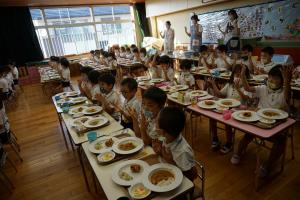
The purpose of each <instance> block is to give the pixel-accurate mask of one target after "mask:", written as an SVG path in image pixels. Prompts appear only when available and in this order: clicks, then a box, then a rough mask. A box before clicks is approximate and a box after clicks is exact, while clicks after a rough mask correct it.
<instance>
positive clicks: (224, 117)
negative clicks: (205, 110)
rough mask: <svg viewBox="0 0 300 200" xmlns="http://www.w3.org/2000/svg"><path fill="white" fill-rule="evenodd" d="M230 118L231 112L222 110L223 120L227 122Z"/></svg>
mask: <svg viewBox="0 0 300 200" xmlns="http://www.w3.org/2000/svg"><path fill="white" fill-rule="evenodd" d="M230 118H231V111H230V110H224V111H223V119H225V120H229V119H230Z"/></svg>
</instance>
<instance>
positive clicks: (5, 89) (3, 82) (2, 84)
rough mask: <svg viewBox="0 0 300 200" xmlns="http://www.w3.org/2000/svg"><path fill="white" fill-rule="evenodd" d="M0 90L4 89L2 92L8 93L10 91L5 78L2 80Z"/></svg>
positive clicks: (0, 80)
mask: <svg viewBox="0 0 300 200" xmlns="http://www.w3.org/2000/svg"><path fill="white" fill-rule="evenodd" d="M0 89H2V92H8V91H9V86H8V82H7V80H6V79H5V78H4V77H1V78H0Z"/></svg>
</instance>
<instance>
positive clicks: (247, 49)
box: [242, 44, 253, 52]
mask: <svg viewBox="0 0 300 200" xmlns="http://www.w3.org/2000/svg"><path fill="white" fill-rule="evenodd" d="M242 51H248V52H253V47H252V46H251V45H250V44H246V45H244V46H243V47H242Z"/></svg>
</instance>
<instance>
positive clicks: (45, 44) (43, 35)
mask: <svg viewBox="0 0 300 200" xmlns="http://www.w3.org/2000/svg"><path fill="white" fill-rule="evenodd" d="M35 32H36V35H37V37H38V40H39V43H40V46H41V49H42V51H43V54H44V57H45V58H48V57H50V56H51V48H50V41H49V38H48V35H47V31H46V29H45V28H43V29H36V30H35Z"/></svg>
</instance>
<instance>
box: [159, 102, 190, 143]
mask: <svg viewBox="0 0 300 200" xmlns="http://www.w3.org/2000/svg"><path fill="white" fill-rule="evenodd" d="M184 125H185V115H184V112H183V111H182V110H181V109H180V108H178V107H174V106H172V107H165V108H163V109H162V110H161V111H160V113H159V116H158V126H159V128H160V129H162V130H164V131H165V132H167V133H168V134H169V135H171V136H173V137H175V138H177V137H178V136H179V135H180V133H181V132H182V130H183V129H184Z"/></svg>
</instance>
